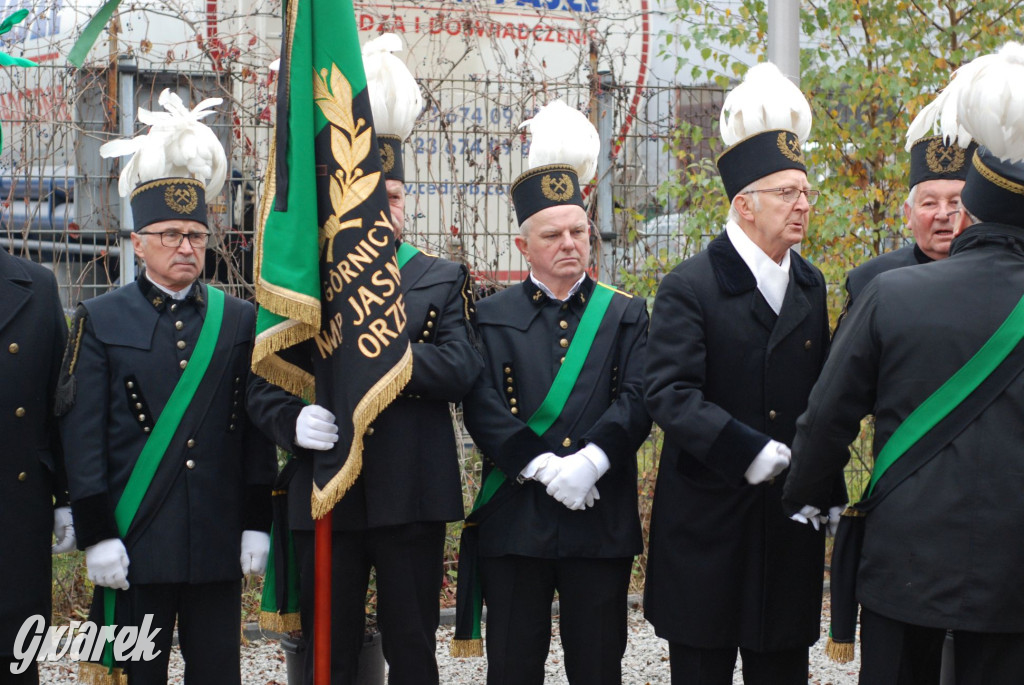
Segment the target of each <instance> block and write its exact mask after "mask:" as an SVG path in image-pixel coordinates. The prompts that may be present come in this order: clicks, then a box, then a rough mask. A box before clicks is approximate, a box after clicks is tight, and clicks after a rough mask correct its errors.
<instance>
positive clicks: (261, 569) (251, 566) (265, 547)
mask: <svg viewBox="0 0 1024 685" xmlns="http://www.w3.org/2000/svg"><path fill="white" fill-rule="evenodd" d="M268 556H270V535H269V534H268V533H264V532H263V531H261V530H243V531H242V559H241V561H242V574H243V575H248V574H250V573H252V574H254V575H257V576H262V575H263V574H264V573H265V572H266V570H267V557H268Z"/></svg>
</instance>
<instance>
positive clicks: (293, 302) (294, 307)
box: [256, 281, 320, 349]
mask: <svg viewBox="0 0 1024 685" xmlns="http://www.w3.org/2000/svg"><path fill="white" fill-rule="evenodd" d="M256 301H257V302H259V304H260V306H261V307H263V308H264V309H268V310H270V311H271V312H273V313H274V314H277V315H278V316H283V317H285V318H288V319H295V320H296V321H298V322H301V323H303V324H306V326H308V328H309V335H307V336H306V338H312V337H313V334H314V333H316V332H317V331H318V330H320V300H319V299H318V298H315V297H312V296H310V295H305V294H303V293H300V292H296V291H294V290H289V289H288V288H284V287H281V286H279V285H274V284H273V283H268V282H266V281H259V282H257V283H256ZM303 339H305V338H303ZM296 342H301V341H296ZM292 344H294V343H292ZM285 347H287V345H285ZM278 349H281V348H278Z"/></svg>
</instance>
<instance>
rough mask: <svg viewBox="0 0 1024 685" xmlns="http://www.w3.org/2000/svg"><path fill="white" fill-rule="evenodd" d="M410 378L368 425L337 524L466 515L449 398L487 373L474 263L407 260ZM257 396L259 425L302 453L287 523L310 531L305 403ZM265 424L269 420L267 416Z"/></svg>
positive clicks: (359, 526)
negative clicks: (300, 435)
mask: <svg viewBox="0 0 1024 685" xmlns="http://www.w3.org/2000/svg"><path fill="white" fill-rule="evenodd" d="M401 277H402V298H403V300H404V302H405V313H406V322H407V323H406V327H407V328H406V330H407V331H408V333H409V338H410V340H411V341H412V355H413V357H412V359H413V361H412V378H411V379H410V381H409V383H408V385H406V386H405V389H404V390H403V392H402V394H401V395H400V396H399V397H398V398H397V399H396V400H395V401H394V402H392V403H391V405H389V406H388V408H387V409H385V410H384V411H383V412H381V414H380V416H379V417H377V419H376V420H375V421H374V422H373V424H372V425H371V426H370V428H369V429H367V431H366V436H365V438H364V442H363V469H362V473H361V474H360V476H359V478H357V479H356V482H355V483H354V484H353V485H352V488H351V489H350V490H349V491H348V492H347V493H345V496H344V497H342V498H341V500H340V501H339V502H338V504H337V505H335V507H334V515H333V517H332V521H333V526H334V529H335V530H364V529H366V528H377V527H380V526H393V525H399V524H404V523H414V522H423V521H458V520H460V519H461V518H462V517H463V515H464V511H463V505H462V479H461V477H460V475H459V459H458V450H457V447H456V444H455V432H454V429H453V427H452V416H451V410H450V408H449V403H451V402H459V401H461V400H462V397H463V395H465V394H466V392H468V391H469V388H470V387H472V385H473V381H474V380H476V377H477V375H478V374H479V373H480V369H481V365H482V361H481V359H480V353H479V352H478V351H477V349H476V343H475V337H476V335H475V333H474V330H473V325H472V320H473V316H474V309H475V305H474V304H473V297H472V290H471V281H470V277H469V271H468V270H467V269H466V267H465V266H463V265H461V264H457V263H455V262H450V261H448V260H445V259H438V258H437V257H433V256H430V255H427V254H424V253H422V252H421V253H419V254H417V255H415V256H414V257H413V258H412V259H410V260H409V261H408V262H407V263H406V264H405V266H403V267H402V271H401ZM289 397H290V399H289V400H287V401H286V402H285V404H284V405H283V406H282V405H280V404H274V403H271V404H264V403H260V402H256V403H254V406H253V407H252V411H253V412H254V414H255V415H257V416H259V421H260V424H261V425H268V426H270V430H271V431H272V432H273V434H274V438H275V440H276V441H277V442H278V444H280V445H281V446H282V447H284V448H285V449H287V450H289V451H290V452H292V453H293V454H295V456H296V458H297V459H298V463H297V465H296V471H295V474H294V476H293V477H292V478H291V482H290V485H289V486H288V522H289V525H290V526H291V527H292V529H293V530H312V529H313V519H312V516H311V513H310V497H311V494H312V490H313V462H312V457H313V451H312V450H306V449H302V448H298V447H296V446H295V420H296V419H297V418H298V415H299V411H300V410H301V409H302V407H303V404H302V402H301V401H300V400H298V399H297V398H295V397H291V396H289ZM264 422H266V423H264Z"/></svg>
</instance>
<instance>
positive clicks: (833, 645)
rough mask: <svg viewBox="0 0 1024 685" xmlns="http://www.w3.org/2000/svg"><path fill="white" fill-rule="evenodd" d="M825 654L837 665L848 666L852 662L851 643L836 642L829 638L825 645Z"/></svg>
mask: <svg viewBox="0 0 1024 685" xmlns="http://www.w3.org/2000/svg"><path fill="white" fill-rule="evenodd" d="M825 654H826V655H827V656H828V658H829V659H831V660H832V661H835V662H836V663H838V664H848V663H850V662H851V661H853V643H852V642H836V641H835V640H833V639H832V638H829V639H828V642H826V643H825Z"/></svg>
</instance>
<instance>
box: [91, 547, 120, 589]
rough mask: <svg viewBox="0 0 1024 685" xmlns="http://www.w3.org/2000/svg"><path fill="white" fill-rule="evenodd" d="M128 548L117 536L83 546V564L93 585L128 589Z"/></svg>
mask: <svg viewBox="0 0 1024 685" xmlns="http://www.w3.org/2000/svg"><path fill="white" fill-rule="evenodd" d="M128 563H129V562H128V550H126V549H125V548H124V543H123V542H121V540H120V539H119V538H107V539H106V540H101V541H100V542H97V543H96V544H95V545H90V546H89V547H86V548H85V566H86V568H87V569H88V574H89V580H91V581H92V584H93V585H100V586H102V587H112V588H114V589H115V590H127V589H128Z"/></svg>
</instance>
